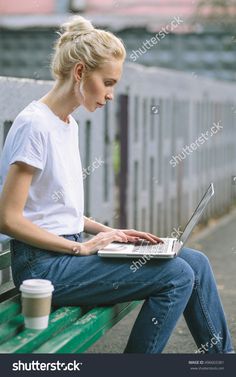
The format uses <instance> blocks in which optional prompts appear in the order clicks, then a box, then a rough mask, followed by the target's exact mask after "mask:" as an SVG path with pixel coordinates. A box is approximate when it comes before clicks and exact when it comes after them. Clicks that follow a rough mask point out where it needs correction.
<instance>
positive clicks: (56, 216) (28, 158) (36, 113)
mask: <svg viewBox="0 0 236 377" xmlns="http://www.w3.org/2000/svg"><path fill="white" fill-rule="evenodd" d="M69 120H70V123H68V124H67V123H65V122H63V121H62V120H61V119H60V118H59V117H58V116H56V115H55V114H54V113H53V112H52V111H51V110H50V108H49V107H48V106H47V105H45V104H44V103H42V102H39V101H33V102H31V103H30V104H29V105H28V106H27V107H26V108H24V109H23V110H22V111H21V112H20V113H19V114H18V116H17V117H16V119H15V121H14V122H13V124H12V126H11V128H10V131H9V132H8V135H7V138H6V141H5V144H4V147H3V152H2V156H1V161H0V189H1V191H2V187H3V185H4V181H5V178H6V175H7V172H8V170H9V167H10V166H9V165H10V164H13V163H14V162H16V161H23V162H25V163H27V164H29V165H31V166H34V167H36V168H37V170H36V172H35V174H34V176H33V179H32V183H31V186H30V189H29V195H28V198H27V201H26V204H25V207H24V211H23V215H24V216H25V217H26V218H27V219H28V220H30V221H31V222H33V223H34V224H36V225H38V226H39V227H41V228H43V229H46V230H47V231H49V232H51V233H54V234H57V235H65V234H74V233H79V232H81V231H83V229H84V218H83V214H84V189H83V176H82V167H81V159H80V153H79V141H78V125H77V123H76V121H75V119H74V118H73V117H72V116H71V115H69Z"/></svg>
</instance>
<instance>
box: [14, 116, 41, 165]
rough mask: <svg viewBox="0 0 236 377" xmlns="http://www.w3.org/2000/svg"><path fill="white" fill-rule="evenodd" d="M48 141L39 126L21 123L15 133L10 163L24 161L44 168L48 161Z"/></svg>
mask: <svg viewBox="0 0 236 377" xmlns="http://www.w3.org/2000/svg"><path fill="white" fill-rule="evenodd" d="M46 142H47V140H46V135H45V133H44V132H43V131H42V130H40V129H39V127H37V126H36V125H34V124H31V123H25V124H23V125H21V126H20V127H19V128H18V129H17V131H16V133H15V135H14V140H13V142H12V150H11V153H10V160H9V164H13V163H14V162H16V161H22V162H25V163H26V164H28V165H31V166H34V167H35V168H38V169H40V170H43V169H44V166H45V161H46V151H47V145H46Z"/></svg>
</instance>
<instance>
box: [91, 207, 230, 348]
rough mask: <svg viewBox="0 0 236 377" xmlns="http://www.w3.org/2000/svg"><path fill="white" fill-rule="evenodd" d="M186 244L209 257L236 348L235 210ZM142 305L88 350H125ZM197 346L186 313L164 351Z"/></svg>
mask: <svg viewBox="0 0 236 377" xmlns="http://www.w3.org/2000/svg"><path fill="white" fill-rule="evenodd" d="M187 246H189V247H192V248H195V249H198V250H201V251H203V252H204V253H205V254H206V255H207V256H208V257H209V259H210V262H211V265H212V268H213V271H214V273H215V278H216V282H217V286H218V290H219V293H220V296H221V299H222V302H223V305H224V309H225V313H226V316H227V319H228V325H229V329H230V331H231V335H232V338H233V343H234V347H235V349H236V211H234V212H232V213H231V214H229V215H227V216H225V217H223V218H222V219H220V220H217V221H215V222H214V223H213V224H212V225H211V226H210V227H209V228H207V229H206V230H204V231H202V232H201V233H199V234H198V235H197V236H195V237H194V238H192V239H191V240H190V241H189V242H188V244H187ZM140 308H141V305H140V306H138V307H137V308H136V309H135V310H134V311H133V312H132V313H130V314H129V315H128V316H126V317H125V318H124V319H123V320H122V321H121V322H119V323H118V324H117V325H116V326H114V327H113V328H112V329H111V330H110V331H109V332H108V333H106V335H105V336H104V337H103V338H102V339H101V340H99V341H98V342H96V343H95V344H94V345H93V346H92V347H90V348H89V350H87V352H88V353H91V352H92V353H106V352H109V353H110V352H114V353H123V350H124V348H125V345H126V343H127V340H128V336H129V333H130V331H131V328H132V326H133V323H134V321H135V319H136V317H137V315H138V312H139V310H140ZM196 350H197V347H196V344H195V342H194V341H193V338H192V336H191V334H190V332H189V330H188V327H187V326H186V323H185V321H184V319H183V316H182V317H181V319H180V320H179V322H178V324H177V326H176V328H175V330H174V332H173V334H172V336H171V338H170V339H169V342H168V344H167V346H166V348H165V350H164V353H194V352H196Z"/></svg>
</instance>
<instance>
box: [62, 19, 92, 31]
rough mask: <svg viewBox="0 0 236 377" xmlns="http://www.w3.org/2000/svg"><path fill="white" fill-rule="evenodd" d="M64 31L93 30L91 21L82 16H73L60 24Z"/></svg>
mask: <svg viewBox="0 0 236 377" xmlns="http://www.w3.org/2000/svg"><path fill="white" fill-rule="evenodd" d="M62 28H63V30H64V31H65V32H69V33H77V34H87V33H90V32H91V31H93V30H94V27H93V25H92V23H91V22H90V21H89V20H86V19H85V18H84V17H82V16H73V17H71V18H70V19H69V21H68V22H66V23H64V24H63V25H62Z"/></svg>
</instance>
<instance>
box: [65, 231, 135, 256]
mask: <svg viewBox="0 0 236 377" xmlns="http://www.w3.org/2000/svg"><path fill="white" fill-rule="evenodd" d="M113 241H116V242H128V237H127V236H126V235H125V233H124V232H122V230H119V229H113V230H111V231H107V232H100V233H98V234H97V235H96V236H95V237H93V238H91V240H89V241H87V242H81V243H79V242H76V245H75V246H74V247H73V248H72V251H73V252H74V254H75V255H91V254H95V253H96V252H97V251H98V250H100V249H103V248H104V247H105V246H107V245H108V244H109V243H111V242H113Z"/></svg>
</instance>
